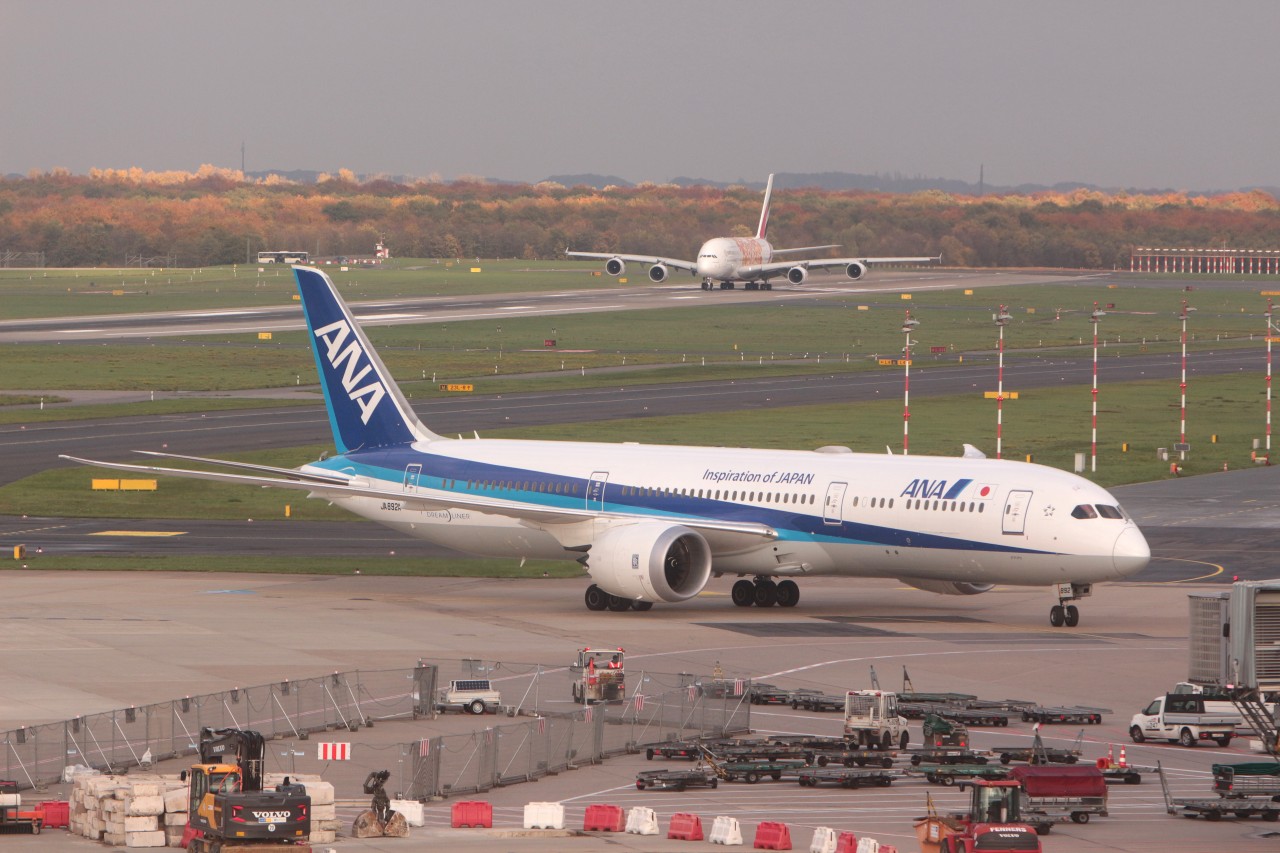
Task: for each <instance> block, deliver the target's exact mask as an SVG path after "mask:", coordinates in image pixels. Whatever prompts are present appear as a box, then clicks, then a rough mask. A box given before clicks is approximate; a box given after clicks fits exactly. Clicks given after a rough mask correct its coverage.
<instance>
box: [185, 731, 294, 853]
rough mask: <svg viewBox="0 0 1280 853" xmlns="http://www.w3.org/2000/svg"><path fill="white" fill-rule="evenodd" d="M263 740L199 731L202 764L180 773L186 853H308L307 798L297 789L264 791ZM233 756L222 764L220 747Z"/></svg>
mask: <svg viewBox="0 0 1280 853" xmlns="http://www.w3.org/2000/svg"><path fill="white" fill-rule="evenodd" d="M264 744H265V739H264V738H263V736H262V735H261V734H260V733H258V732H254V731H247V730H242V729H209V728H203V729H201V730H200V763H199V764H195V765H193V766H192V768H191V770H190V772H189V773H188V772H186V771H184V772H183V777H184V780H185V781H187V783H188V785H189V792H188V812H187V829H186V832H185V833H184V834H183V842H184V843H183V846H184V847H186V848H187V851H188V853H222V851H224V850H226V851H233V853H259V851H261V853H267V851H277V850H279V849H280V847H281V845H285V844H289V845H295V846H294V847H293V848H292V849H293V850H295V851H298V853H311V847H310V846H308V845H306V844H299V842H305V841H306V840H307V837H308V836H309V835H310V834H311V798H310V797H309V796H307V793H306V789H305V788H303V786H301V785H296V784H295V785H290V784H288V779H287V778H286V779H285V784H283V785H279V786H277V788H276V790H274V791H264V790H262V774H263V756H264V753H265V746H264ZM228 747H229V748H231V749H233V750H234V751H235V761H234V763H231V762H227V761H224V760H223V756H222V751H223V749H224V748H228Z"/></svg>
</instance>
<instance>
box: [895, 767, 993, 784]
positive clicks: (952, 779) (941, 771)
mask: <svg viewBox="0 0 1280 853" xmlns="http://www.w3.org/2000/svg"><path fill="white" fill-rule="evenodd" d="M905 772H906V773H907V775H908V776H923V777H924V778H925V779H927V780H928V781H929V782H930V783H932V784H934V785H942V786H944V787H948V788H949V787H951V786H952V785H954V784H956V783H957V782H963V781H966V780H970V779H1008V778H1009V770H1008V768H1006V767H1001V766H999V765H996V764H920V765H918V766H912V767H908V768H907V769H906V771H905Z"/></svg>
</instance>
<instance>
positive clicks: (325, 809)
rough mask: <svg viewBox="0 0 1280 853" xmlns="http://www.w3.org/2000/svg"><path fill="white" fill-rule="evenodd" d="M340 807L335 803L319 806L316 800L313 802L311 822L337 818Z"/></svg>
mask: <svg viewBox="0 0 1280 853" xmlns="http://www.w3.org/2000/svg"><path fill="white" fill-rule="evenodd" d="M337 818H338V807H337V805H335V804H334V803H329V804H328V805H324V806H317V805H316V804H315V801H314V800H313V801H312V802H311V822H312V823H313V824H314V823H315V822H316V821H320V820H337Z"/></svg>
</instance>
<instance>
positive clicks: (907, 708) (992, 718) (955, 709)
mask: <svg viewBox="0 0 1280 853" xmlns="http://www.w3.org/2000/svg"><path fill="white" fill-rule="evenodd" d="M898 713H899V714H901V715H902V716H904V717H906V718H907V719H911V720H927V719H929V717H942V718H944V719H947V720H955V721H956V722H958V723H964V724H966V725H970V726H1007V725H1009V714H1008V712H1007V711H997V710H987V709H984V708H967V707H964V706H963V705H952V704H946V703H942V702H899V703H898Z"/></svg>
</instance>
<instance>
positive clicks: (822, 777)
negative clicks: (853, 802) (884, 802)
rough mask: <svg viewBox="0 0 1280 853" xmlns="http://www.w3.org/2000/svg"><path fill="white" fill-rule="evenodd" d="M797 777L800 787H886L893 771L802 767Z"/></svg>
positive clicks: (890, 781) (891, 779)
mask: <svg viewBox="0 0 1280 853" xmlns="http://www.w3.org/2000/svg"><path fill="white" fill-rule="evenodd" d="M797 779H798V781H799V782H800V785H801V787H809V788H816V787H818V786H819V785H839V786H840V787H841V788H861V787H864V786H865V787H873V786H874V787H879V788H887V787H889V786H890V785H892V784H893V773H891V772H889V771H888V770H860V769H858V770H855V769H853V768H850V767H804V768H801V769H800V771H799V773H798V774H797Z"/></svg>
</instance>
